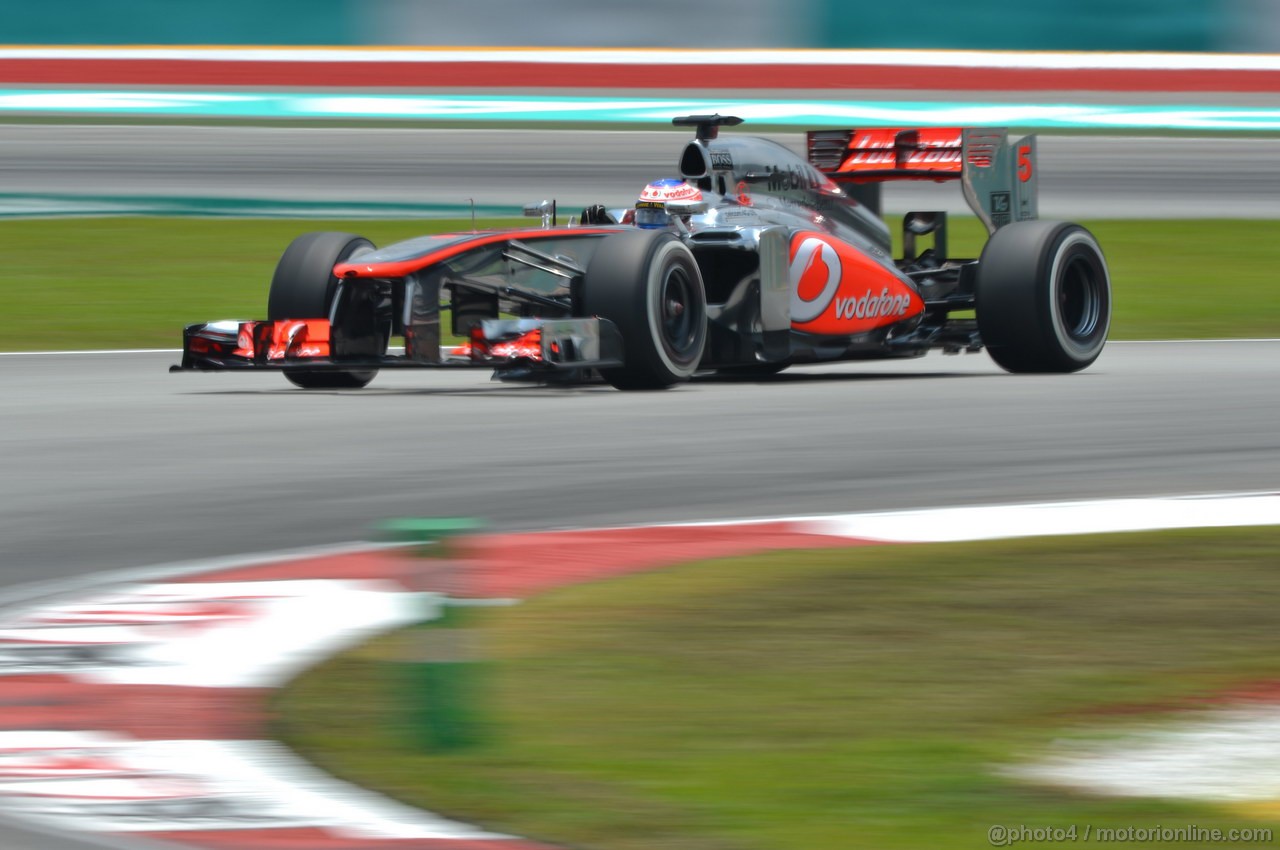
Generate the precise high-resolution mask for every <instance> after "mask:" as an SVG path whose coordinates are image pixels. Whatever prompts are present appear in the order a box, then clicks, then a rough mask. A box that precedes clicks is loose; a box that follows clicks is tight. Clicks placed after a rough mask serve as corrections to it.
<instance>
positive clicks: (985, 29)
mask: <svg viewBox="0 0 1280 850" xmlns="http://www.w3.org/2000/svg"><path fill="white" fill-rule="evenodd" d="M0 40H3V41H4V42H7V43H9V44H19V43H27V44H330V45H332V44H349V45H371V44H412V45H453V46H462V45H477V46H530V47H559V46H583V47H588V46H589V47H632V46H654V47H695V48H696V47H770V48H909V49H923V48H952V49H977V50H1151V51H1223V52H1270V51H1273V50H1275V49H1276V48H1277V46H1278V45H1280V4H1276V3H1274V2H1270V0H1040V2H1038V3H1030V4H1019V5H1018V6H1016V7H1015V6H1013V5H1011V4H1009V3H1007V2H1004V0H967V2H964V3H956V2H951V1H950V0H917V2H913V3H911V4H909V5H902V4H897V3H872V2H860V3H858V2H855V3H851V2H848V0H790V1H789V2H785V3H783V2H777V0H704V2H699V3H688V2H684V0H647V2H643V3H638V2H630V0H596V2H593V0H537V2H532V3H531V2H521V0H430V2H426V0H274V2H271V3H265V4H264V3H261V2H258V0H187V2H184V3H181V4H175V3H173V2H171V0H125V2H120V0H61V2H52V3H42V4H30V3H23V4H19V3H7V4H4V8H3V9H0Z"/></svg>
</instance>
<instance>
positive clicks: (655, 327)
mask: <svg viewBox="0 0 1280 850" xmlns="http://www.w3.org/2000/svg"><path fill="white" fill-rule="evenodd" d="M583 306H584V308H585V310H586V313H587V315H592V316H599V317H600V318H602V319H608V320H609V321H611V322H613V323H614V324H615V325H617V326H618V330H619V331H620V332H621V333H622V347H623V364H624V365H623V366H621V367H619V368H617V369H601V370H600V374H601V375H602V376H603V377H604V379H605V380H606V381H608V382H609V383H610V384H612V385H613V386H615V387H617V388H618V389H620V390H660V389H666V388H667V387H669V386H671V385H672V384H676V383H679V382H680V381H687V380H688V379H689V376H691V375H692V374H693V373H694V371H695V370H696V369H697V368H698V363H699V362H700V361H701V360H702V352H703V349H704V348H705V347H706V343H707V297H706V293H705V290H704V289H703V286H702V275H701V273H700V272H699V271H698V263H697V261H696V260H695V259H694V257H693V252H691V251H690V250H689V248H688V247H687V246H686V245H685V244H684V243H683V242H681V241H680V240H679V238H677V237H676V236H675V235H674V234H671V233H667V232H665V231H636V232H628V233H619V234H617V235H614V236H606V237H604V239H603V241H602V243H601V244H600V246H599V248H597V249H596V252H595V254H594V256H592V258H591V262H590V263H589V264H588V265H587V274H586V279H585V281H584V283H583Z"/></svg>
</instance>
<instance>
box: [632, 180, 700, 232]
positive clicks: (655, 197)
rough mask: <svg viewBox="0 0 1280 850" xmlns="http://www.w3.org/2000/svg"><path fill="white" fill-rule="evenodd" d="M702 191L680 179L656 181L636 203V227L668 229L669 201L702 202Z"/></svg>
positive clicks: (669, 219)
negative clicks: (667, 206)
mask: <svg viewBox="0 0 1280 850" xmlns="http://www.w3.org/2000/svg"><path fill="white" fill-rule="evenodd" d="M700 200H702V191H701V190H700V189H698V187H697V186H690V185H689V184H688V183H686V182H684V181H683V180H681V179H680V178H678V177H664V178H662V179H661V180H655V181H653V182H652V183H650V184H649V185H648V186H645V187H644V191H643V192H641V193H640V200H638V201H636V216H635V223H636V227H643V228H646V229H650V230H652V229H656V228H661V227H666V226H667V225H668V224H670V222H671V216H669V215H667V210H666V205H667V201H700Z"/></svg>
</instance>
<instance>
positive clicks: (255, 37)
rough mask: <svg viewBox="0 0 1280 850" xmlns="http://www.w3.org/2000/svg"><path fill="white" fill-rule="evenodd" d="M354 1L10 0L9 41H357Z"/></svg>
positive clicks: (3, 17)
mask: <svg viewBox="0 0 1280 850" xmlns="http://www.w3.org/2000/svg"><path fill="white" fill-rule="evenodd" d="M359 20H360V16H359V9H358V7H357V4H354V3H351V2H348V0H272V2H270V3H261V2H258V0H182V2H181V3H175V2H173V0H60V2H58V3H6V4H5V9H4V13H3V14H2V15H0V21H3V24H4V28H3V41H4V42H5V43H7V44H103V45H110V44H184V45H185V44H272V45H275V44H286V45H304V44H351V43H353V41H354V38H353V36H355V35H357V34H358V33H359V32H360V28H359V27H358V23H359Z"/></svg>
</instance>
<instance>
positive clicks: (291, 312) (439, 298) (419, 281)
mask: <svg viewBox="0 0 1280 850" xmlns="http://www.w3.org/2000/svg"><path fill="white" fill-rule="evenodd" d="M673 123H674V124H676V125H678V126H689V127H693V128H694V129H695V132H696V138H695V139H693V140H692V141H690V142H688V143H687V144H686V145H685V147H684V149H683V151H682V152H681V154H680V157H679V160H678V165H677V170H678V173H679V178H678V179H673V180H671V181H660V184H662V185H659V184H651V187H652V191H651V192H650V191H649V190H646V195H645V196H642V199H641V203H640V204H639V205H638V209H632V210H627V211H626V214H625V215H622V214H620V212H619V213H610V212H609V211H607V210H606V209H605V208H604V207H593V208H590V209H588V210H584V211H583V214H582V216H581V217H580V219H579V220H576V221H570V223H569V224H567V225H560V224H559V223H558V220H557V216H556V214H555V212H554V204H550V205H548V204H543V205H541V206H540V207H538V208H535V209H534V210H532V211H533V212H535V213H540V214H542V215H543V221H542V226H540V227H528V228H520V229H513V230H504V231H475V232H462V233H449V234H443V235H432V236H423V237H420V238H416V239H410V240H407V241H405V242H400V243H397V244H394V245H390V246H387V247H385V248H381V249H379V248H375V247H374V245H373V244H372V243H370V242H369V241H368V240H366V239H364V238H361V237H359V236H355V235H352V234H349V233H308V234H305V235H303V236H300V237H298V238H297V239H296V240H294V242H293V243H292V244H291V245H289V247H288V248H287V249H286V250H285V252H284V255H283V256H282V257H281V259H280V262H279V264H278V266H277V267H276V271H275V275H274V277H273V278H272V281H271V289H270V294H269V296H268V299H267V318H266V320H264V321H255V322H213V323H206V324H197V325H190V326H188V327H187V328H186V330H185V333H184V338H183V356H182V364H181V365H180V366H175V367H173V369H174V370H229V369H253V370H263V371H279V372H282V373H283V374H284V376H285V377H286V378H288V379H289V380H290V381H292V382H293V383H294V384H296V385H297V386H299V387H303V388H308V389H312V388H355V387H362V386H364V385H365V384H367V383H369V381H370V380H372V379H373V377H374V375H375V374H376V373H377V372H378V370H379V369H387V368H425V367H437V368H461V367H485V368H493V369H496V370H498V372H499V374H508V375H516V376H524V377H529V376H532V377H535V378H545V379H547V380H554V379H555V378H556V377H557V376H560V377H562V378H563V377H564V376H569V377H578V376H582V375H587V374H598V375H600V376H602V377H603V378H604V380H606V381H608V382H609V383H610V384H612V385H613V386H615V387H617V388H619V389H661V388H664V387H669V386H671V385H673V384H676V383H679V382H681V381H684V380H687V379H688V378H689V377H690V376H692V375H694V374H695V373H697V372H703V371H707V372H711V371H714V372H720V373H731V374H732V373H736V374H762V375H763V374H770V373H774V372H779V371H781V370H783V369H785V368H786V367H788V366H790V365H793V364H798V363H821V362H828V361H839V360H862V359H875V358H890V357H915V356H919V355H922V354H924V353H925V352H926V351H928V350H930V349H940V350H942V351H944V352H951V353H954V352H958V351H978V350H980V349H982V348H984V347H985V348H986V349H987V351H988V352H989V353H990V355H991V357H992V358H993V359H994V360H995V361H996V363H998V364H999V365H1000V366H1002V367H1003V368H1005V369H1007V370H1008V371H1011V372H1073V371H1076V370H1079V369H1083V368H1084V367H1086V366H1088V365H1089V364H1090V363H1092V362H1093V361H1094V360H1095V359H1096V358H1097V357H1098V355H1099V353H1100V352H1101V351H1102V347H1103V345H1104V343H1105V342H1106V338H1107V330H1108V327H1109V324H1110V317H1111V282H1110V276H1109V274H1108V271H1107V264H1106V261H1105V259H1104V257H1103V254H1102V250H1101V248H1100V247H1099V246H1098V243H1097V241H1096V240H1095V239H1094V237H1093V236H1092V235H1091V234H1090V233H1089V231H1087V230H1086V229H1085V228H1083V227H1081V226H1079V225H1077V224H1072V223H1067V222H1051V221H1041V220H1039V219H1038V216H1037V192H1036V186H1037V174H1038V171H1037V163H1036V144H1035V138H1034V137H1027V138H1023V139H1021V140H1018V141H1016V142H1013V143H1010V142H1009V140H1008V134H1007V132H1006V131H1005V130H999V129H987V128H982V129H974V128H971V129H950V128H921V129H914V130H902V129H871V130H839V131H829V130H823V131H814V132H810V133H809V134H808V137H807V141H808V151H807V154H808V156H807V159H806V158H804V157H801V156H799V155H797V154H796V153H794V152H793V151H791V150H790V149H788V148H786V147H784V146H782V145H779V144H777V143H775V142H772V141H769V140H766V139H761V138H756V137H752V136H746V135H738V134H734V133H725V134H721V132H720V129H721V128H722V127H724V126H735V125H737V124H740V123H741V119H738V118H734V117H730V116H720V115H694V116H687V117H683V118H676V119H674V122H673ZM889 180H929V181H940V182H941V181H959V183H960V185H961V189H962V191H963V193H964V196H965V198H966V200H967V201H968V203H969V206H970V207H971V208H972V209H973V211H974V213H975V214H976V215H977V216H978V218H979V219H981V221H982V223H983V224H984V225H985V226H986V229H987V231H988V232H989V234H990V238H989V239H988V240H987V243H986V245H985V247H984V248H983V249H982V252H981V256H980V257H979V258H977V259H959V258H955V257H951V256H949V255H948V253H947V217H946V214H945V213H943V212H912V213H908V214H907V215H906V216H905V217H904V218H903V222H902V228H903V241H902V244H903V251H902V256H901V257H896V258H895V257H894V256H893V251H892V239H891V236H890V231H889V228H888V226H887V225H886V224H885V222H884V221H883V220H882V218H881V217H880V215H879V203H878V200H879V192H878V189H879V185H880V184H881V183H883V182H884V181H889ZM668 183H669V184H671V185H670V186H669V188H670V191H667V188H668V185H667V184H668ZM655 212H656V213H657V216H655ZM446 311H447V315H448V321H449V323H450V330H451V331H452V333H453V334H454V335H457V336H460V337H462V338H464V339H465V340H466V343H465V344H463V345H461V346H456V347H454V348H452V349H450V348H442V347H441V341H442V317H444V316H445V315H446ZM393 337H403V339H404V348H403V353H400V352H399V351H398V350H397V351H396V352H395V353H390V352H389V348H388V344H389V341H390V340H391V338H393Z"/></svg>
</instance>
